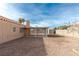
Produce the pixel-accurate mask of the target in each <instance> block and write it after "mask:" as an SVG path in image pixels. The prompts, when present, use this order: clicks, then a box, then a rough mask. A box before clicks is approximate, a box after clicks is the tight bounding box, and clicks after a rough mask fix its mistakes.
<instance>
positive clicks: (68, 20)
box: [0, 3, 79, 27]
mask: <svg viewBox="0 0 79 59" xmlns="http://www.w3.org/2000/svg"><path fill="white" fill-rule="evenodd" d="M0 15H1V16H4V17H7V18H10V19H12V20H16V21H18V19H19V18H20V17H22V18H24V19H25V20H30V23H31V26H33V27H57V26H61V25H65V24H72V23H75V22H79V4H78V3H74V4H71V3H70V4H69V3H2V4H0Z"/></svg>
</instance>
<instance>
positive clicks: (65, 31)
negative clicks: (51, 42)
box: [56, 30, 79, 38]
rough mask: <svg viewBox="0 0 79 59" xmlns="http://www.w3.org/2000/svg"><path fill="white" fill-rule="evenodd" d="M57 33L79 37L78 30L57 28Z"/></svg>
mask: <svg viewBox="0 0 79 59" xmlns="http://www.w3.org/2000/svg"><path fill="white" fill-rule="evenodd" d="M56 34H58V35H62V36H69V37H75V38H79V33H78V31H69V30H56Z"/></svg>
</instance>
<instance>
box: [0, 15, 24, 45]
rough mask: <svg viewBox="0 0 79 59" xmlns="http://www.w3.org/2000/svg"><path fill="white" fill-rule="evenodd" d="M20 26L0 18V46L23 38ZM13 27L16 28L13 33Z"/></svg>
mask: <svg viewBox="0 0 79 59" xmlns="http://www.w3.org/2000/svg"><path fill="white" fill-rule="evenodd" d="M22 26H23V25H20V24H18V23H17V22H15V21H13V20H9V19H7V18H5V17H2V16H0V44H1V43H4V42H7V41H10V40H14V39H17V38H20V37H23V36H24V33H23V32H20V28H21V27H22ZM14 27H15V28H16V29H15V32H14V31H13V28H14Z"/></svg>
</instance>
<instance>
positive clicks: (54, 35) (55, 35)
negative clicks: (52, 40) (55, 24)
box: [48, 34, 64, 37]
mask: <svg viewBox="0 0 79 59" xmlns="http://www.w3.org/2000/svg"><path fill="white" fill-rule="evenodd" d="M48 37H64V36H61V35H57V34H53V35H48Z"/></svg>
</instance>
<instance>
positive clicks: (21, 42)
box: [0, 36, 47, 56]
mask: <svg viewBox="0 0 79 59" xmlns="http://www.w3.org/2000/svg"><path fill="white" fill-rule="evenodd" d="M46 55H47V53H46V50H45V46H44V41H43V37H33V36H30V37H24V38H20V39H15V40H12V41H9V42H6V43H3V44H1V45H0V56H46Z"/></svg>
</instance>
